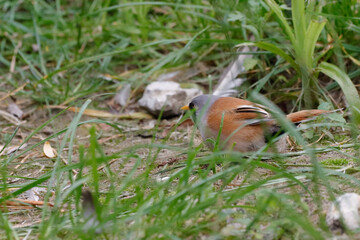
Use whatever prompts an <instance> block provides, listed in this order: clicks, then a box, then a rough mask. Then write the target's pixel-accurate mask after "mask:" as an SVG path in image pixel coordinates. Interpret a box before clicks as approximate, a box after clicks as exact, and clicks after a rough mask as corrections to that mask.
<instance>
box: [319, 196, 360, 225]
mask: <svg viewBox="0 0 360 240" xmlns="http://www.w3.org/2000/svg"><path fill="white" fill-rule="evenodd" d="M359 209H360V195H358V194H356V193H345V194H343V195H341V196H340V197H338V198H336V201H334V202H333V203H332V204H331V206H330V208H329V209H328V212H327V215H326V223H327V224H328V225H329V227H330V228H331V229H332V230H337V229H342V230H343V229H349V230H355V229H358V228H360V215H359Z"/></svg>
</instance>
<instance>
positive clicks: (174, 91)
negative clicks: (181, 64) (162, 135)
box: [138, 81, 202, 118]
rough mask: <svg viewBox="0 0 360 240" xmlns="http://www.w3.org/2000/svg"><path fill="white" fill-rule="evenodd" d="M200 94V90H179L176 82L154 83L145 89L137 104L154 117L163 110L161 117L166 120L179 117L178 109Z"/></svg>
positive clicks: (179, 111)
mask: <svg viewBox="0 0 360 240" xmlns="http://www.w3.org/2000/svg"><path fill="white" fill-rule="evenodd" d="M201 94H202V91H201V90H200V89H197V88H189V89H188V88H181V87H180V84H178V83H177V82H172V81H156V82H153V83H151V84H149V85H148V86H147V87H146V88H145V92H144V95H143V96H142V98H141V99H140V100H139V102H138V103H139V105H140V106H141V107H143V108H145V109H146V110H147V111H149V112H150V113H151V114H153V115H155V116H159V114H160V112H161V111H162V110H163V115H162V116H163V117H165V118H166V117H171V116H176V115H180V114H181V112H182V110H181V109H180V108H181V107H182V106H183V105H185V104H187V103H189V102H190V100H191V99H192V98H194V97H195V96H197V95H201Z"/></svg>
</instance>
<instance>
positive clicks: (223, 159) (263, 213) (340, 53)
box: [0, 0, 360, 239]
mask: <svg viewBox="0 0 360 240" xmlns="http://www.w3.org/2000/svg"><path fill="white" fill-rule="evenodd" d="M0 7H1V9H2V11H1V12H0V21H1V22H2V24H0V34H1V36H2V38H1V39H0V42H1V44H0V48H1V51H0V66H1V67H0V79H1V81H2V83H0V91H1V92H3V93H5V92H8V90H9V89H10V90H14V89H16V88H18V87H20V86H21V85H22V84H24V83H25V84H26V86H25V87H24V88H23V89H22V90H20V91H18V92H17V93H16V96H15V97H16V98H19V99H29V98H30V99H32V101H33V104H36V105H40V106H43V105H47V104H63V105H77V106H81V111H80V112H79V113H77V114H76V115H74V116H72V119H71V121H69V123H67V124H65V127H60V126H59V125H60V123H61V122H62V121H64V119H67V116H68V115H66V114H68V113H67V112H66V110H64V111H62V112H58V113H55V112H51V111H49V112H47V113H46V114H47V116H48V117H47V118H46V120H44V121H43V122H41V123H40V121H37V122H36V124H34V125H31V126H28V125H20V126H19V127H15V126H11V125H10V126H9V124H7V123H4V122H0V124H1V127H2V128H3V129H5V130H6V129H12V131H13V132H12V133H11V134H10V135H6V134H5V133H3V132H2V133H1V138H0V143H1V144H4V145H9V146H12V145H15V141H16V140H17V139H18V137H19V136H21V137H22V136H23V135H21V134H26V136H25V137H23V138H22V144H25V143H26V144H28V146H27V147H25V149H23V150H19V151H16V152H14V153H12V154H10V155H2V156H0V159H1V163H0V165H1V170H0V171H1V183H2V185H1V198H0V203H4V202H5V201H6V200H9V199H13V198H17V197H19V196H20V195H21V194H23V193H24V192H26V191H27V190H29V189H32V188H34V187H40V188H45V189H46V193H45V196H42V197H43V199H44V200H45V202H51V203H54V207H49V206H47V205H46V204H45V205H44V207H41V208H39V209H36V210H19V211H17V212H14V211H11V210H10V209H6V207H4V208H2V210H1V211H0V229H1V230H0V233H1V235H3V236H4V238H6V239H24V238H25V239H26V238H27V239H54V238H65V239H79V238H80V239H93V238H99V239H103V238H105V239H184V238H190V239H200V238H214V239H215V238H216V239H217V238H219V239H227V238H228V239H232V238H235V239H237V238H260V239H263V238H267V239H280V238H294V237H298V238H302V239H304V238H309V239H327V238H331V237H333V233H332V232H331V231H330V230H329V228H328V227H327V226H326V223H325V213H324V211H325V205H326V204H327V203H328V202H329V201H331V200H333V199H334V197H335V196H336V195H337V194H340V193H341V192H342V191H344V190H349V189H350V190H351V191H354V192H357V191H358V189H359V186H360V181H359V179H358V171H359V169H358V167H357V163H358V160H357V159H358V158H357V157H356V155H355V154H353V153H354V152H355V151H356V149H357V148H358V147H357V146H358V143H357V139H356V137H353V138H351V136H349V135H350V133H349V132H350V131H352V130H353V129H354V128H353V125H351V124H346V123H342V122H335V121H330V120H329V119H327V120H326V121H324V122H316V123H314V124H308V125H306V126H307V129H305V131H308V129H309V128H315V129H317V128H320V127H323V128H326V129H330V130H339V129H341V133H340V134H339V133H338V132H334V133H333V134H334V135H336V136H335V137H333V138H331V134H330V133H329V134H328V137H326V136H325V137H324V138H325V139H323V140H322V141H320V140H319V141H320V143H319V145H320V146H316V144H315V146H314V145H311V146H310V145H309V143H308V142H307V141H306V140H308V139H309V138H307V139H304V138H303V136H302V134H301V132H299V129H296V128H294V127H293V126H292V125H291V124H289V123H288V122H286V121H284V120H283V119H284V118H283V115H282V114H283V113H282V112H281V111H280V109H278V108H277V107H276V106H275V105H274V104H273V103H272V102H271V101H269V100H268V99H267V98H266V97H264V96H263V95H260V94H258V93H257V92H261V93H263V94H264V95H265V96H268V97H271V96H273V95H272V94H273V93H272V89H271V88H270V87H269V86H272V87H276V91H277V92H278V93H277V94H278V95H281V97H282V98H283V99H284V100H283V101H282V103H284V102H286V103H287V104H289V105H290V106H287V107H288V108H290V109H291V108H292V107H293V106H295V105H296V104H297V99H298V98H299V97H301V96H304V98H303V99H304V103H305V105H308V106H315V105H316V103H319V102H324V101H327V103H328V105H331V101H330V100H329V99H330V98H334V97H336V96H332V95H335V94H334V93H336V94H341V93H344V94H345V96H346V101H347V104H349V108H350V110H351V113H352V117H353V121H354V123H356V124H358V123H359V121H360V120H359V119H360V118H359V116H360V113H359V108H360V107H359V106H360V105H359V97H358V94H357V90H356V87H354V83H355V84H356V83H357V79H358V77H359V74H360V72H359V71H358V70H357V65H356V63H357V62H356V59H357V58H358V55H359V52H360V51H359V47H358V46H357V40H356V39H357V38H358V37H359V32H360V31H359V29H358V28H357V27H356V26H357V22H358V19H359V18H358V17H359V16H357V14H358V13H357V12H358V11H357V10H358V8H359V4H358V3H357V1H355V0H354V1H349V2H348V3H346V4H341V3H338V2H327V1H319V2H315V1H309V2H308V3H307V4H305V2H304V1H292V5H291V11H290V10H289V7H286V5H284V4H278V3H276V2H275V1H272V0H266V1H242V2H241V3H238V1H209V2H207V1H200V0H192V1H187V2H183V1H177V2H173V1H161V2H143V1H139V2H134V1H121V3H118V2H116V1H60V0H56V1H43V0H37V1H21V0H19V1H3V2H1V3H0ZM335 20H336V21H335ZM279 29H284V33H283V32H282V31H280V30H279ZM345 33H346V34H345ZM251 36H255V38H256V42H255V43H254V44H255V45H257V46H258V47H259V48H261V49H262V50H265V51H266V52H264V51H258V52H252V53H248V54H252V55H254V57H253V58H254V59H255V60H256V62H257V64H256V66H255V69H254V70H253V71H250V72H249V73H247V74H248V76H249V84H248V85H246V84H245V86H244V87H243V88H242V89H241V90H244V89H246V88H247V87H249V88H251V89H255V91H254V93H252V94H249V95H250V96H251V97H252V99H253V100H256V101H257V102H260V103H261V104H263V105H266V106H268V107H269V108H271V109H273V111H274V112H273V115H274V117H275V118H277V119H278V120H279V122H280V123H281V125H282V126H283V127H284V128H285V129H286V130H287V131H288V132H289V133H291V134H292V136H294V137H295V139H296V141H297V142H298V144H299V145H298V147H299V148H302V149H303V151H301V150H300V151H298V152H290V153H285V154H279V153H269V152H266V151H264V150H265V149H261V150H259V151H258V152H254V153H247V154H242V153H238V152H231V151H226V152H223V151H221V150H216V151H213V152H209V151H208V150H206V148H205V147H204V146H203V144H200V145H196V144H194V142H195V141H194V138H195V132H193V134H190V135H189V136H188V137H189V138H190V139H189V142H190V144H189V145H188V146H186V145H185V144H184V143H185V141H184V139H180V142H181V144H182V145H179V140H173V139H172V138H169V136H170V135H171V132H170V133H168V136H167V137H165V138H164V139H163V140H160V139H159V137H161V136H159V135H160V134H159V132H160V131H162V128H161V126H162V125H161V124H160V121H161V120H158V124H157V125H156V126H157V127H156V129H155V130H154V131H153V132H154V136H153V138H152V139H151V140H149V141H145V140H144V141H142V143H141V144H132V145H130V146H129V147H125V145H126V146H128V145H127V144H128V142H129V141H133V139H137V138H136V134H135V133H129V132H127V131H126V129H128V128H129V129H131V127H132V126H131V125H136V126H140V127H141V126H142V123H141V122H134V121H133V122H125V121H116V120H113V121H103V120H99V119H87V118H85V117H84V116H83V115H82V114H83V112H84V110H85V109H86V108H88V107H93V108H95V107H99V108H104V107H106V106H105V105H104V104H103V102H104V101H106V100H108V99H109V97H108V95H103V93H115V92H116V90H117V89H118V87H120V86H122V85H123V84H125V83H130V84H131V85H132V87H133V89H142V88H143V86H144V85H145V84H147V83H148V82H149V81H152V80H154V79H156V78H157V76H158V75H160V74H162V73H164V72H169V71H175V70H182V69H189V68H191V69H200V71H198V74H196V75H195V76H193V78H191V79H189V78H185V79H182V81H186V82H190V81H191V82H193V83H197V84H199V85H202V86H205V87H207V86H208V82H209V79H210V80H211V79H216V78H217V77H218V76H219V75H220V73H221V72H222V70H223V69H224V68H225V67H226V66H227V65H228V64H229V63H230V62H231V60H232V57H233V55H234V54H235V53H236V52H235V50H234V46H235V45H236V44H238V43H239V42H247V41H249V39H250V38H251ZM329 36H331V39H332V40H331V39H330V38H329ZM344 49H345V50H346V51H344ZM274 55H278V56H279V57H280V58H278V59H275V60H274ZM274 63H275V64H274ZM274 65H275V66H274ZM335 65H338V67H337V66H335ZM269 67H270V70H268V68H269ZM346 72H348V73H349V74H346ZM321 73H324V74H321ZM209 76H211V77H209ZM327 76H329V77H330V78H329V77H327ZM349 76H350V77H351V78H350V77H349ZM254 78H256V79H258V78H261V80H260V81H255V82H254V80H253V79H254ZM287 78H289V79H287ZM284 79H285V80H284ZM298 79H300V80H301V81H300V84H301V91H300V93H301V94H300V96H298V95H296V94H295V97H294V93H293V92H295V93H296V91H297V90H296V87H297V86H298V84H299V81H298ZM331 79H334V80H335V81H334V82H333V80H331ZM250 83H251V84H254V85H256V86H254V85H251V84H250ZM293 85H294V86H293ZM279 86H283V87H284V88H280V87H279ZM253 87H254V88H253ZM285 87H286V88H285ZM294 89H295V90H294ZM319 89H320V90H321V94H317V93H316V94H314V91H315V92H316V91H318V90H319ZM341 91H342V92H341ZM134 92H135V91H134ZM138 97H139V96H138V95H135V96H134V99H136V98H138ZM87 99H91V101H90V100H87ZM270 100H271V99H270ZM3 103H4V102H0V104H3ZM0 106H1V107H2V105H0ZM315 107H317V105H316V106H315ZM39 111H40V110H39ZM104 124H105V125H108V126H110V127H111V130H106V129H107V128H105V127H100V126H103V125H104ZM5 126H6V127H10V128H5ZM46 128H51V129H53V130H54V131H53V132H52V133H51V134H50V135H45V134H46V131H45V129H46ZM84 129H86V131H85V132H86V134H85V135H86V136H87V137H85V138H83V137H82V136H83V134H84ZM5 130H4V131H5ZM106 131H108V133H111V134H119V135H123V136H124V137H123V138H120V139H115V140H114V142H113V143H112V144H104V142H102V141H101V139H102V137H103V135H102V134H104V132H106ZM173 131H174V130H173ZM193 131H195V129H194V130H193ZM42 134H44V135H45V136H46V137H43V135H42ZM315 135H316V134H315ZM338 135H339V136H338ZM39 136H41V137H40V138H37V137H39ZM318 137H320V136H318ZM321 138H323V136H321ZM337 138H342V140H341V141H343V140H344V138H345V141H344V142H346V143H347V144H346V145H345V144H344V145H340V146H338V145H336V144H337V143H338V142H340V140H339V141H338V140H336V139H337ZM84 139H85V140H84ZM49 140H51V141H52V143H53V145H54V146H56V148H57V152H58V157H57V158H56V159H53V160H49V159H44V158H43V157H42V155H41V152H40V151H41V150H39V147H40V146H42V145H43V144H44V143H45V142H46V141H49ZM347 141H349V143H348V142H347ZM321 143H324V145H323V146H321ZM331 144H335V145H336V146H330V145H331ZM344 149H347V150H348V152H346V151H345V150H344ZM330 151H337V154H338V155H336V156H337V157H339V158H346V159H349V160H348V161H347V162H346V161H345V162H346V164H349V162H350V163H351V164H353V166H348V165H341V164H340V165H336V164H328V163H327V164H324V163H321V161H320V160H319V159H318V155H317V154H321V153H324V152H330ZM164 152H165V153H168V154H169V156H168V155H165V157H164V155H163V154H164ZM30 153H34V155H33V156H31V155H30V157H28V158H29V160H27V161H25V162H24V163H21V161H22V160H24V158H25V157H26V156H28V155H29V154H30ZM299 156H300V157H299ZM301 156H302V157H301ZM305 156H306V157H305ZM354 156H355V157H354ZM170 157H171V158H173V159H176V160H177V161H175V162H176V163H175V164H174V165H172V164H171V163H170V160H169V158H170ZM330 157H331V156H330ZM63 159H65V160H67V162H68V164H64V163H63ZM160 160H165V162H166V163H167V164H165V165H160V164H159V161H160ZM112 162H115V163H114V165H111V163H112ZM340 162H341V161H340ZM17 165H20V166H21V167H20V169H22V170H21V171H20V170H16V169H17V168H16V166H17ZM39 166H45V168H44V169H43V170H39ZM100 167H101V169H102V170H99V168H100ZM343 167H349V168H350V170H348V171H346V170H344V169H343ZM37 170H39V171H37ZM73 170H75V171H76V173H77V174H76V175H74V171H73ZM28 173H30V175H28ZM18 179H21V180H20V181H19V180H18ZM85 188H86V189H90V190H91V192H92V194H93V197H94V199H95V202H94V204H95V210H94V215H93V216H94V219H96V220H94V221H93V224H89V222H88V219H85V217H84V215H86V214H84V211H88V210H89V209H86V208H85V209H84V208H83V207H82V205H81V203H82V199H81V192H82V191H83V190H84V189H85ZM29 216H30V217H29ZM349 234H351V233H349Z"/></svg>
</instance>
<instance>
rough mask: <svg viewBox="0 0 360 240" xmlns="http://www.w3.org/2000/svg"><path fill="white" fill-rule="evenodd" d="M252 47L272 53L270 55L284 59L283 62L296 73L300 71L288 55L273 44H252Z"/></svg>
mask: <svg viewBox="0 0 360 240" xmlns="http://www.w3.org/2000/svg"><path fill="white" fill-rule="evenodd" d="M254 45H255V46H257V47H258V48H261V49H264V50H267V51H270V52H272V53H274V54H276V55H279V56H280V57H282V58H283V59H285V61H287V62H288V63H290V65H291V66H292V67H293V68H294V69H295V70H296V71H297V72H298V71H300V68H299V65H298V64H297V63H296V62H295V61H294V59H293V58H292V57H291V56H290V55H288V54H287V53H286V52H284V51H283V50H282V49H280V48H278V47H277V46H275V45H274V44H271V43H267V42H256V43H254Z"/></svg>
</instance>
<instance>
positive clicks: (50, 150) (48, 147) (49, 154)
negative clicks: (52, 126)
mask: <svg viewBox="0 0 360 240" xmlns="http://www.w3.org/2000/svg"><path fill="white" fill-rule="evenodd" d="M43 151H44V154H45V156H47V157H48V158H54V157H56V151H55V150H54V149H53V148H52V147H51V145H50V143H49V142H48V141H46V142H45V143H44V147H43Z"/></svg>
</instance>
